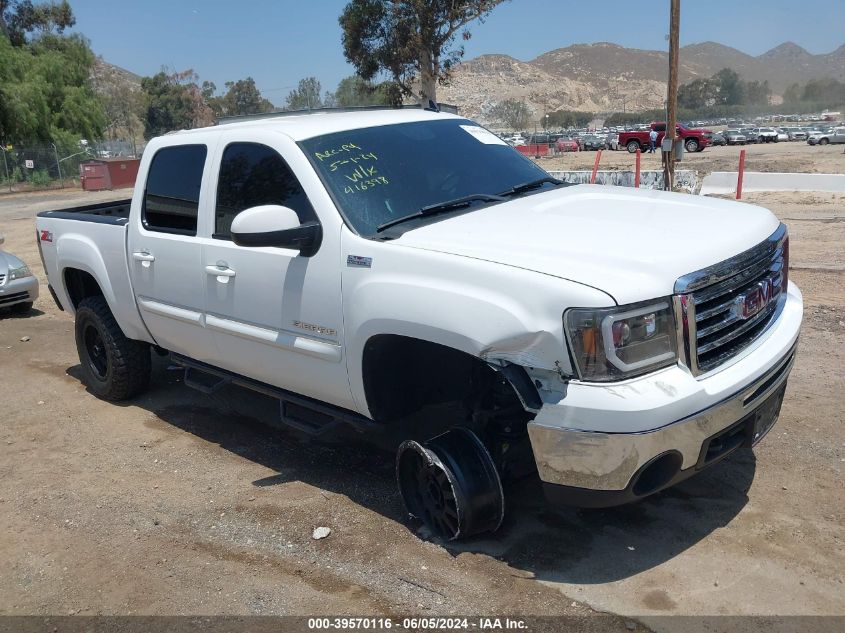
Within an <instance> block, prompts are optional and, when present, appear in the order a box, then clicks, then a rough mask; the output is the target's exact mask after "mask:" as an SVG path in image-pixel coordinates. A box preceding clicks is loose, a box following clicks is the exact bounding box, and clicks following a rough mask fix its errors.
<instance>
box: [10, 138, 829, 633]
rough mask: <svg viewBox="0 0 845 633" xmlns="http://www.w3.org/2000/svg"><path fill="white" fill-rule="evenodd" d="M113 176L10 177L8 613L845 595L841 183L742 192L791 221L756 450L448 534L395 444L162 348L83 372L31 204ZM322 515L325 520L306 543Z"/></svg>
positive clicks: (569, 608)
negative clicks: (780, 317) (624, 501)
mask: <svg viewBox="0 0 845 633" xmlns="http://www.w3.org/2000/svg"><path fill="white" fill-rule="evenodd" d="M790 149H791V147H790V146H789V145H777V146H768V147H761V148H759V150H760V151H763V152H768V151H774V152H784V153H785V154H786V155H791V153H790V152H789V150H790ZM810 149H811V150H813V151H814V152H819V155H820V156H821V155H825V156H826V155H827V154H828V153H830V156H831V160H836V159H835V156H834V155H833V152H831V151H830V150H834V152H836V151H838V152H840V155H841V149H838V150H836V149H835V148H810ZM757 150H758V148H756V147H751V148H749V152H757ZM785 150H786V151H785ZM716 152H719V153H720V154H722V155H724V156H725V158H723V159H722V160H725V161H728V160H729V159H728V158H727V157H728V156H730V155H734V154H735V153H736V152H738V150H736V149H734V148H730V149H728V150H723V148H717V150H716V151H714V152H713V154H714V155H715V154H716ZM822 152H824V154H822ZM708 153H709V151H708V152H706V153H705V154H704V155H703V156H695V157H694V158H693V159H691V161H690V162H692V161H693V160H699V159H700V160H710V158H709V156H708ZM609 154H610V155H611V156H613V157H614V159H615V158H616V157H617V156H618V157H619V160H623V159H624V160H629V159H630V157H629V156H628V154H624V153H622V152H619V153H618V154H615V153H612V152H611V153H609ZM583 156H586V157H592V156H593V154H584V155H583ZM580 158H581V155H572V156H571V157H565V158H564V159H563V160H571V161H574V160H576V159H580ZM755 160H756V159H755ZM759 160H760V161H761V165H762V160H764V159H762V158H761V159H759ZM840 165H841V163H840ZM544 166H546V164H545V163H544ZM726 168H727V167H726ZM123 195H127V194H123V193H120V192H117V193H116V194H109V193H105V194H87V193H84V192H79V191H75V192H67V191H65V192H49V193H42V194H29V195H11V196H0V232H3V233H5V235H6V244H5V246H4V247H3V248H5V249H6V250H8V251H10V252H13V253H15V254H17V255H18V256H20V257H22V258H23V259H24V260H26V261H27V263H28V264H29V265H30V266H31V267H32V269H33V270H34V272H35V273H36V274H37V275H38V277H39V279H40V280H41V283H42V286H41V290H42V293H41V297H40V299H39V300H38V302H37V303H36V309H35V310H34V311H33V312H32V314H31V315H29V316H27V317H11V316H9V315H3V316H0V377H2V394H3V395H2V400H1V401H0V402H2V409H1V410H2V414H0V451H2V452H0V569H2V570H3V571H2V573H0V615H9V614H396V615H398V614H410V613H418V614H427V615H433V614H461V613H463V614H479V615H489V614H505V613H510V614H544V615H548V614H571V615H574V616H576V617H578V618H580V619H579V623H580V627H579V628H581V629H583V630H589V629H591V628H592V629H593V630H598V629H599V628H600V629H601V630H617V631H626V630H629V628H628V627H634V626H635V625H634V624H633V623H632V622H631V621H630V620H629V618H636V619H637V620H639V621H640V624H637V625H636V627H642V626H644V625H643V624H642V623H643V622H644V623H645V624H646V625H647V626H650V627H652V628H654V629H671V627H670V626H668V625H667V624H666V621H665V620H662V619H660V618H652V617H650V616H660V615H667V614H683V615H696V614H712V615H720V614H732V615H742V614H761V615H794V614H840V615H843V614H845V586H843V582H845V542H843V541H845V527H843V526H845V511H844V510H845V494H843V485H842V482H843V468H845V378H844V377H843V367H844V366H845V277H844V276H843V273H842V272H841V271H837V270H835V269H834V270H828V269H825V268H824V265H830V264H837V263H838V264H843V263H845V262H843V255H842V251H843V248H845V197H843V196H835V195H830V194H800V195H798V194H777V195H776V196H773V195H765V194H754V196H753V197H751V201H752V202H756V203H759V204H764V205H766V206H769V207H770V208H772V209H773V210H774V211H775V212H776V213H777V214H778V215H779V216H780V217H781V218H783V219H784V220H785V221H786V222H787V224H788V225H789V227H790V231H791V235H792V242H791V248H792V259H793V262H800V263H801V267H799V268H796V269H794V270H792V272H791V275H792V279H794V281H795V282H796V283H797V284H798V285H799V286H800V287H801V289H802V291H803V292H804V300H805V325H804V328H803V333H802V340H801V345H800V352H799V355H798V360H797V364H796V366H795V369H794V371H793V373H792V377H791V379H790V383H789V389H788V391H787V396H786V400H785V403H784V407H783V411H782V415H781V419H780V421H779V423H778V425H777V426H776V427H775V428H774V430H773V431H772V432H771V433H770V435H769V436H768V437H767V438H766V440H765V441H763V442H762V443H761V445H760V446H759V447H758V448H757V449H756V451H755V454H753V455H752V454H750V453H744V454H734V455H733V456H732V457H731V458H729V459H728V460H726V462H725V463H724V464H722V465H721V466H720V467H718V468H715V469H711V470H710V471H707V472H705V473H703V474H702V475H700V476H698V477H694V478H692V479H690V480H688V481H687V482H685V483H683V484H681V485H680V486H677V487H676V488H674V489H670V490H668V491H666V492H664V493H662V494H660V495H657V496H655V497H652V498H649V499H648V500H645V501H643V502H641V503H638V504H635V505H630V506H625V507H621V508H616V509H610V510H601V511H598V510H592V511H587V510H575V509H563V510H554V509H550V508H548V507H547V506H546V505H545V504H544V502H543V500H542V496H541V494H540V491H539V489H538V486H536V485H535V484H533V483H531V482H526V483H523V484H520V485H519V486H516V487H512V488H511V489H509V490H507V507H508V515H507V518H506V521H505V524H504V526H503V527H502V529H501V530H500V532H498V533H497V534H495V535H494V536H489V537H486V538H479V539H474V540H471V541H469V542H466V543H459V544H451V543H450V544H444V543H440V542H435V541H431V540H426V539H425V538H421V536H422V537H424V536H425V535H424V534H422V535H417V534H415V533H414V532H413V531H412V529H411V528H410V527H409V526H408V524H406V522H405V519H404V516H403V512H402V507H401V502H400V500H399V497H398V494H397V493H396V491H395V486H394V482H393V473H392V456H390V455H384V454H381V453H378V452H376V451H374V450H372V449H370V448H368V447H366V446H365V445H362V444H361V443H360V442H359V441H357V440H356V439H355V438H354V437H351V436H349V437H344V438H338V439H337V440H336V441H334V442H333V443H331V444H327V443H321V442H318V441H315V440H309V439H308V438H304V437H302V436H299V435H297V434H296V433H294V432H292V431H290V430H287V429H285V428H283V427H279V426H278V424H276V423H275V417H276V416H275V413H276V410H275V409H274V407H273V403H272V402H271V401H268V400H267V399H265V398H263V397H261V396H257V395H255V394H252V393H249V392H244V391H242V390H239V389H235V388H232V389H227V390H225V391H222V392H218V393H217V394H215V395H214V396H213V397H208V396H203V395H201V394H199V393H197V392H194V391H192V390H190V389H188V388H186V387H184V386H183V385H182V384H181V373H180V372H178V371H175V370H174V369H173V368H171V367H169V366H168V363H167V362H166V361H165V360H163V359H158V360H157V361H156V363H155V371H154V378H153V385H152V389H151V390H150V391H149V393H147V394H146V395H144V396H142V397H140V398H138V399H136V400H134V401H131V402H129V403H126V404H123V405H115V404H109V403H106V402H102V401H99V400H97V399H96V398H95V397H93V396H92V395H90V394H89V393H87V392H86V390H85V388H84V387H83V385H82V384H81V382H80V373H79V366H78V359H77V356H76V351H75V348H74V343H73V323H72V321H71V319H70V318H69V317H68V316H67V315H66V314H64V313H61V312H59V311H58V310H57V308H56V306H55V305H54V304H53V302H52V300H51V299H50V296H49V294H48V292H47V288H46V278H45V276H44V273H43V270H42V269H41V264H40V261H39V257H38V253H37V249H36V245H35V242H34V239H33V236H34V227H33V218H34V214H35V213H36V212H37V211H40V210H44V209H49V208H57V207H61V206H71V205H74V204H81V203H83V202H95V201H100V200H105V199H108V198H113V197H120V196H123ZM25 337H29V340H27V341H23V340H22V339H23V338H25ZM317 526H326V527H329V528H331V530H332V532H331V535H330V536H329V537H328V538H326V539H324V540H320V541H315V540H313V539H312V537H311V535H312V530H313V529H314V528H315V527H317ZM596 611H600V612H610V613H614V614H620V615H621V616H623V618H624V619H611V620H601V621H597V620H596V618H594V617H592V615H593V614H594V613H595V612H596Z"/></svg>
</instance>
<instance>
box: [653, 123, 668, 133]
mask: <svg viewBox="0 0 845 633" xmlns="http://www.w3.org/2000/svg"><path fill="white" fill-rule="evenodd" d="M654 131H655V132H665V131H666V124H665V123H656V124H655V126H654Z"/></svg>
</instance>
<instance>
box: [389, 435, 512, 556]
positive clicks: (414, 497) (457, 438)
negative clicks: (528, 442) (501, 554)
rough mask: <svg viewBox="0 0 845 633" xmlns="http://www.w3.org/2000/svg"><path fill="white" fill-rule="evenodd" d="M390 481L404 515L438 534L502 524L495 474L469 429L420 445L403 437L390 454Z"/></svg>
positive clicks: (464, 533)
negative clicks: (392, 473)
mask: <svg viewBox="0 0 845 633" xmlns="http://www.w3.org/2000/svg"><path fill="white" fill-rule="evenodd" d="M396 480H397V483H398V484H399V493H400V494H401V496H402V502H403V503H404V504H405V508H406V510H407V511H408V514H410V515H411V516H412V517H414V518H416V519H419V520H420V521H422V522H423V523H424V524H425V526H426V527H427V528H428V529H429V530H431V531H432V532H433V533H434V534H436V535H437V536H439V537H441V538H443V539H447V540H451V541H454V540H457V539H460V538H464V537H468V536H472V535H473V534H480V533H482V532H495V531H496V530H497V529H498V528H499V526H500V525H501V524H502V519H503V518H504V513H505V501H504V494H503V492H502V484H501V481H500V480H499V473H498V472H497V471H496V466H495V464H494V463H493V459H492V458H491V457H490V453H489V452H488V451H487V449H486V448H485V446H484V444H483V443H482V442H481V440H480V439H478V436H476V435H475V433H473V432H472V431H470V430H469V429H465V428H462V427H457V428H454V429H451V430H449V431H446V432H445V433H443V434H442V435H438V436H437V437H434V438H432V439H430V440H428V441H427V442H426V443H425V445H421V444H419V443H418V442H415V441H413V440H409V441H407V442H404V443H403V444H402V445H401V446H400V447H399V451H398V453H397V455H396Z"/></svg>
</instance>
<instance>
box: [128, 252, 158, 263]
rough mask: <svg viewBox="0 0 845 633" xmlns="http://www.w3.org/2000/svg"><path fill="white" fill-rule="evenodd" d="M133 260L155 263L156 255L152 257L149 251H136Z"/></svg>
mask: <svg viewBox="0 0 845 633" xmlns="http://www.w3.org/2000/svg"><path fill="white" fill-rule="evenodd" d="M132 259H135V260H137V261H139V262H154V261H155V260H156V258H155V255H152V254H151V253H150V252H149V251H136V252H134V253H132Z"/></svg>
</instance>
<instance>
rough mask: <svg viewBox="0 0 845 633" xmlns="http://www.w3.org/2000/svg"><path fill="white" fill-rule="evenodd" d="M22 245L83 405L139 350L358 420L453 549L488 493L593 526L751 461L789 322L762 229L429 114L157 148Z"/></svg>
mask: <svg viewBox="0 0 845 633" xmlns="http://www.w3.org/2000/svg"><path fill="white" fill-rule="evenodd" d="M690 227H695V230H694V231H691V230H690ZM37 229H38V231H37V235H38V242H39V247H40V250H41V253H42V257H43V260H44V267H45V270H46V271H47V276H48V279H49V285H50V289H51V293H52V294H53V295H54V297H55V299H56V301H57V302H58V304H59V306H60V307H61V308H62V309H63V310H65V311H66V312H67V313H69V314H71V315H73V316H74V318H75V337H76V346H77V349H78V353H79V358H80V363H81V367H82V374H83V375H84V380H85V382H86V384H87V386H88V388H89V390H90V392H91V393H93V394H94V395H96V396H99V397H101V398H104V399H108V400H122V399H127V398H133V397H135V396H138V395H139V394H141V393H142V392H144V391H145V390H146V389H148V387H149V380H150V372H151V352H156V353H158V354H162V355H169V356H170V358H171V359H172V360H173V361H174V362H175V363H177V364H179V365H182V366H183V367H184V368H185V380H184V382H185V383H186V384H187V385H188V386H192V387H196V388H197V389H199V390H200V391H202V392H204V393H209V392H213V391H215V390H217V389H219V388H220V387H221V386H224V385H227V384H229V383H234V384H238V385H242V386H245V387H248V388H250V389H254V390H256V391H259V392H262V393H264V394H270V395H272V396H274V397H276V398H278V399H279V401H280V403H281V407H280V415H281V418H282V420H283V421H284V422H286V423H288V424H290V425H292V426H294V427H296V428H298V429H300V430H301V431H305V432H308V433H313V434H318V435H319V434H324V433H329V432H331V431H332V430H334V429H336V428H338V426H339V425H351V426H352V427H353V428H355V429H357V430H359V431H361V432H362V433H363V434H365V435H366V436H367V437H370V438H372V439H373V441H379V442H387V443H389V444H390V445H391V446H393V447H394V448H395V450H396V473H397V482H398V486H399V491H400V493H401V496H402V499H403V501H404V503H405V506H406V508H407V510H408V513H409V514H410V515H412V516H414V517H416V518H417V519H419V520H421V521H422V522H424V523H425V524H426V525H428V526H429V528H430V529H431V531H432V532H433V533H435V534H437V535H440V536H441V537H443V538H449V539H452V538H459V537H464V536H470V535H473V534H477V533H480V532H485V531H491V530H495V529H496V528H497V527H498V526H499V524H500V523H501V521H502V517H503V513H504V496H503V493H502V486H501V481H502V480H503V479H508V478H516V477H520V476H526V475H530V476H534V477H536V476H539V478H540V479H541V480H542V482H543V484H544V488H545V490H546V493H547V496H548V497H549V499H550V500H552V501H554V502H559V503H568V504H575V505H582V506H608V505H614V504H619V503H625V502H629V501H634V500H637V499H640V498H643V497H645V496H647V495H650V494H652V493H655V492H657V491H659V490H662V489H664V488H666V487H667V486H670V485H672V484H674V483H677V482H679V481H681V480H683V479H685V478H687V477H689V476H691V475H693V474H695V473H697V472H699V471H700V470H702V469H703V468H706V467H709V466H712V465H715V464H717V463H718V462H720V461H721V460H722V459H723V458H724V457H726V456H727V455H729V454H731V453H732V452H733V451H735V450H738V449H741V448H749V447H751V446H753V445H754V444H756V443H757V442H758V441H760V439H761V438H762V437H763V436H764V435H766V433H767V432H768V431H769V429H771V428H772V425H773V424H774V423H775V420H776V419H777V417H778V412H779V409H780V405H781V401H782V399H783V395H784V390H785V386H786V381H787V378H788V376H789V373H790V370H791V368H792V363H793V358H794V355H795V349H796V344H797V340H798V334H799V329H800V325H801V314H802V298H801V293H800V292H799V290H798V288H797V287H796V286H795V285H794V284H793V283H792V282H790V281H789V280H788V259H789V241H788V236H787V231H786V227H785V226H784V225H782V224H781V223H779V222H778V220H777V219H776V218H775V217H774V216H773V215H772V214H771V213H770V212H769V211H767V210H766V209H763V208H760V207H756V206H751V205H747V204H743V203H738V202H732V201H726V200H717V199H710V198H699V197H695V196H689V195H684V194H677V193H667V192H658V191H646V190H639V189H623V188H620V187H604V186H597V185H568V184H566V183H562V182H560V181H558V180H556V179H554V178H552V177H550V176H549V174H547V173H546V172H544V171H543V170H542V169H540V168H539V167H538V166H537V165H536V164H535V163H534V162H532V161H530V160H528V159H526V158H524V157H523V156H521V155H520V154H519V153H518V152H516V151H515V150H514V149H513V148H511V147H509V146H508V145H507V144H506V143H505V142H504V141H502V140H501V139H500V138H498V137H497V136H496V135H494V134H492V133H491V132H489V131H487V130H486V129H484V128H482V127H480V126H478V125H476V124H475V123H473V122H472V121H469V120H466V119H464V118H461V117H459V116H456V115H452V114H445V113H439V112H431V111H424V110H416V109H399V110H391V109H388V110H379V111H366V112H354V113H338V112H333V113H326V112H314V113H310V114H286V115H283V116H272V117H265V118H258V119H255V120H249V121H245V122H235V123H230V124H224V125H219V126H217V127H212V128H203V129H195V130H188V131H181V132H177V133H172V134H168V135H166V136H163V137H160V138H156V139H153V140H152V141H151V142H150V143H149V145H147V148H146V150H145V152H144V156H143V159H142V161H141V165H140V170H139V175H138V181H137V185H136V187H135V190H134V194H133V196H132V198H131V200H124V201H121V202H117V203H110V204H100V205H92V206H84V207H78V208H73V209H65V210H56V211H48V212H43V213H40V214H39V216H38V218H37Z"/></svg>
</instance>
